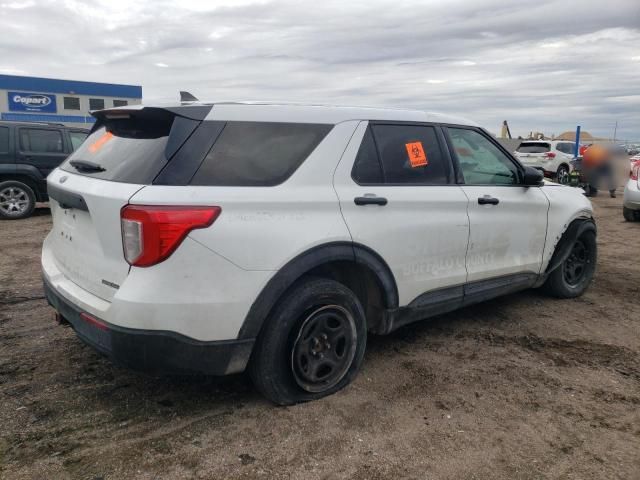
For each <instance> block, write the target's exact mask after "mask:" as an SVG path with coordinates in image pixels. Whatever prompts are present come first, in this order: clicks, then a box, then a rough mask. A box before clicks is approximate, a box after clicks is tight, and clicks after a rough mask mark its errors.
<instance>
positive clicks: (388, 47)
mask: <svg viewBox="0 0 640 480" xmlns="http://www.w3.org/2000/svg"><path fill="white" fill-rule="evenodd" d="M0 32H2V33H1V34H0V73H4V74H16V75H35V76H44V77H54V78H67V79H75V80H90V81H99V82H100V81H106V82H114V83H130V84H140V85H142V86H143V96H144V99H145V103H152V102H154V101H170V100H175V99H177V92H178V90H181V89H186V90H189V91H191V92H192V93H194V94H195V95H196V96H198V97H200V98H202V99H208V100H284V101H296V102H322V103H339V104H352V105H388V106H400V107H412V108H419V109H425V110H434V111H441V112H446V113H452V114H461V115H463V116H466V117H469V118H473V119H475V120H477V121H479V122H480V123H482V124H483V125H484V126H486V127H487V128H489V129H490V130H491V131H493V132H498V131H499V129H500V124H501V122H502V120H505V119H506V120H508V121H509V124H510V126H511V130H512V133H514V134H516V135H518V134H522V135H526V134H527V133H528V132H529V131H531V130H541V131H544V132H546V133H548V134H550V133H556V134H558V133H560V132H562V131H565V130H572V129H574V128H575V125H577V124H581V125H582V127H583V129H586V130H588V131H590V132H591V133H593V134H596V135H600V136H612V135H613V129H614V124H615V122H616V121H618V138H623V139H624V138H630V139H637V140H640V0H605V1H584V0H530V1H522V2H521V1H517V0H485V1H476V0H446V1H443V0H439V1H435V0H434V1H429V0H423V1H402V0H367V1H362V0H353V1H347V0H342V1H334V0H321V1H318V0H315V1H299V2H295V1H276V0H273V1H269V0H264V1H262V0H255V1H252V0H226V1H225V0H219V1H213V0H209V1H196V0H180V1H174V2H168V1H164V0H126V1H123V0H93V1H91V2H87V1H76V0H65V1H55V0H51V1H48V0H39V1H35V0H0Z"/></svg>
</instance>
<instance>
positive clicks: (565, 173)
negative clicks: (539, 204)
mask: <svg viewBox="0 0 640 480" xmlns="http://www.w3.org/2000/svg"><path fill="white" fill-rule="evenodd" d="M569 180H570V178H569V167H567V166H566V165H560V166H559V167H558V170H557V171H556V181H557V182H558V183H560V184H562V185H566V184H568V183H569Z"/></svg>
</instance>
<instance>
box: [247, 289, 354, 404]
mask: <svg viewBox="0 0 640 480" xmlns="http://www.w3.org/2000/svg"><path fill="white" fill-rule="evenodd" d="M366 345H367V322H366V319H365V315H364V309H363V307H362V305H361V304H360V301H359V300H358V297H357V296H356V295H355V294H354V293H353V292H352V291H351V290H350V289H349V288H347V287H346V286H345V285H343V284H342V283H340V282H337V281H335V280H331V279H328V278H319V277H303V278H300V279H298V280H297V281H296V285H294V286H293V287H292V288H291V289H289V290H288V291H287V292H286V293H285V294H284V295H283V297H282V298H281V299H280V300H279V301H278V303H277V305H276V306H275V307H274V310H273V312H271V314H270V315H269V318H268V319H267V321H266V322H265V324H264V326H263V327H262V331H261V332H260V335H259V336H258V339H257V340H256V344H255V346H254V349H253V352H252V354H251V360H250V362H249V373H250V375H251V379H252V380H253V383H254V385H255V386H256V388H257V389H258V390H259V391H260V392H261V393H262V394H263V395H264V396H265V397H267V398H268V399H270V400H271V401H273V402H274V403H276V404H278V405H291V404H294V403H299V402H306V401H309V400H316V399H318V398H322V397H324V396H327V395H331V394H332V393H335V392H337V391H338V390H340V389H342V388H344V387H345V386H346V385H348V384H349V383H350V382H351V381H352V380H353V379H354V378H355V376H356V375H357V373H358V371H359V370H360V365H361V364H362V359H363V358H364V352H365V349H366Z"/></svg>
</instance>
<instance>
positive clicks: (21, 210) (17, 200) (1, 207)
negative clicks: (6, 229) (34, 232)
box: [0, 180, 36, 220]
mask: <svg viewBox="0 0 640 480" xmlns="http://www.w3.org/2000/svg"><path fill="white" fill-rule="evenodd" d="M35 208H36V196H35V194H34V193H33V190H32V189H31V187H29V186H28V185H26V184H24V183H22V182H18V181H17V180H8V181H6V182H0V218H3V219H6V220H18V219H20V218H26V217H28V216H30V215H31V214H32V213H33V210H34V209H35Z"/></svg>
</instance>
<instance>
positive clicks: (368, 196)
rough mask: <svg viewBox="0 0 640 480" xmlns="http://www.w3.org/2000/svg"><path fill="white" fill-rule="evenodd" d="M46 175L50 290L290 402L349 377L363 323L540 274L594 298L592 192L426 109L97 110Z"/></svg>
mask: <svg viewBox="0 0 640 480" xmlns="http://www.w3.org/2000/svg"><path fill="white" fill-rule="evenodd" d="M94 115H95V116H96V117H97V123H96V126H95V127H94V129H93V131H92V133H91V135H90V136H89V137H88V139H87V141H85V142H84V144H83V145H82V147H81V148H80V149H79V150H78V151H76V152H75V153H74V154H73V155H72V156H71V157H70V158H69V159H68V160H67V161H66V162H65V163H64V164H63V165H62V166H61V167H60V168H58V169H56V170H55V171H54V172H53V173H52V174H51V175H50V176H49V179H48V188H49V196H50V197H51V210H52V215H53V229H52V231H51V233H50V234H49V235H48V237H47V238H46V240H45V242H44V246H43V251H42V268H43V272H44V284H45V291H46V296H47V298H48V300H49V302H50V303H51V305H52V306H53V307H54V308H55V309H56V310H57V312H58V314H59V316H58V318H59V320H60V321H62V322H65V323H69V324H71V325H72V326H73V328H74V329H75V331H76V333H77V335H78V336H79V337H80V338H81V339H82V340H83V341H85V342H86V343H88V344H90V345H92V346H93V347H95V348H96V349H97V350H99V351H100V352H102V353H104V354H106V355H107V356H109V357H110V358H112V359H113V360H114V361H116V362H119V363H121V364H124V365H128V366H131V367H135V368H141V369H147V370H149V369H150V370H155V371H172V372H200V373H206V374H218V375H220V374H229V373H236V372H241V371H243V370H245V368H247V367H248V370H249V371H250V374H251V376H252V378H253V381H254V382H255V384H256V386H257V387H258V389H259V390H260V391H261V392H263V393H264V394H265V395H266V396H267V397H268V398H270V399H271V400H273V401H274V402H276V403H279V404H290V403H295V402H299V401H305V400H311V399H315V398H319V397H322V396H324V395H328V394H330V393H333V392H335V391H337V390H339V389H341V388H342V387H344V386H345V385H347V384H348V383H349V382H350V381H351V380H352V379H353V378H354V376H355V375H356V373H357V371H358V369H359V368H360V365H361V362H362V359H363V355H364V351H365V345H366V338H367V334H368V333H377V334H386V333H389V332H391V331H393V330H395V329H397V328H399V327H401V326H403V325H406V324H408V323H410V322H413V321H416V320H421V319H424V318H427V317H430V316H433V315H437V314H441V313H443V312H448V311H451V310H454V309H457V308H459V307H462V306H466V305H470V304H473V303H476V302H480V301H484V300H487V299H490V298H493V297H496V296H498V295H503V294H506V293H510V292H514V291H517V290H521V289H526V288H530V287H537V286H543V285H544V286H545V288H546V289H547V290H548V291H549V292H550V293H551V294H553V295H556V296H558V297H574V296H577V295H580V294H582V292H584V291H585V289H586V288H587V286H588V285H589V283H590V281H591V278H592V276H593V273H594V269H595V262H596V242H595V234H596V229H595V224H594V222H593V219H592V209H591V204H590V203H589V201H588V199H586V198H585V197H584V196H583V195H581V194H580V193H579V192H578V190H576V189H572V188H568V187H563V186H560V185H557V184H548V183H547V184H545V183H543V181H542V175H541V173H540V172H539V171H537V170H535V169H530V168H525V167H523V166H521V165H520V164H519V163H518V161H516V160H515V159H514V158H513V157H512V156H511V155H510V154H509V152H507V151H506V150H505V149H504V148H503V147H501V146H500V144H499V143H497V142H496V140H495V139H494V138H492V136H491V135H490V134H488V133H487V132H486V131H485V130H483V129H481V128H479V127H477V126H476V125H474V124H472V123H470V122H468V121H465V120H461V119H457V118H452V117H448V116H443V115H438V114H432V113H425V112H419V111H406V110H391V109H371V108H347V107H324V106H293V105H275V104H241V103H216V104H214V105H207V104H194V105H184V106H176V107H165V108H151V107H123V108H119V109H111V110H103V111H100V112H97V113H94Z"/></svg>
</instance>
